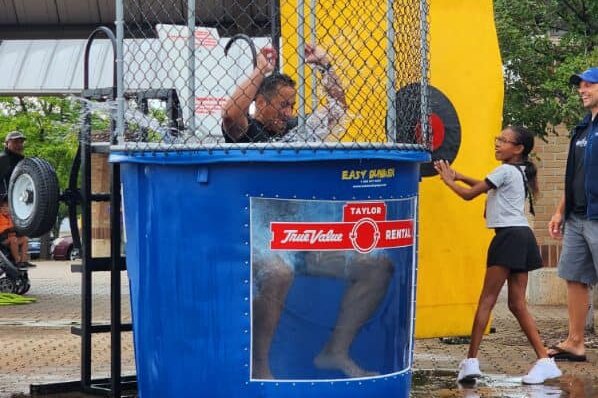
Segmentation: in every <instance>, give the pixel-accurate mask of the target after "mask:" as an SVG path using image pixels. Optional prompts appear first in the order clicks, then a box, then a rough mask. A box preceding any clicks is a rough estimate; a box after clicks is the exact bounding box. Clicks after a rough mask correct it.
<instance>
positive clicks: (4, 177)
mask: <svg viewBox="0 0 598 398" xmlns="http://www.w3.org/2000/svg"><path fill="white" fill-rule="evenodd" d="M23 158H24V156H23V155H19V154H18V153H14V152H11V151H9V150H8V149H4V152H2V153H0V202H4V201H6V200H7V196H8V184H9V183H10V176H11V175H12V172H13V170H14V169H15V167H16V166H17V163H19V162H20V161H21V160H23Z"/></svg>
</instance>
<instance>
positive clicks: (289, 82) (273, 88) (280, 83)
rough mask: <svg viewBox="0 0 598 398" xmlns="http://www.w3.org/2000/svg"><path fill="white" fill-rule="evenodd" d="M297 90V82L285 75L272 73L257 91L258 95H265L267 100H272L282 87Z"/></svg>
mask: <svg viewBox="0 0 598 398" xmlns="http://www.w3.org/2000/svg"><path fill="white" fill-rule="evenodd" d="M285 86H286V87H292V88H295V81H294V80H293V79H292V78H291V77H290V76H289V75H286V74H284V73H272V74H271V75H268V76H266V77H265V78H264V80H263V81H262V84H260V87H259V88H258V90H257V95H263V96H264V97H266V98H267V99H270V98H272V96H273V95H274V94H276V93H277V91H278V89H280V87H285Z"/></svg>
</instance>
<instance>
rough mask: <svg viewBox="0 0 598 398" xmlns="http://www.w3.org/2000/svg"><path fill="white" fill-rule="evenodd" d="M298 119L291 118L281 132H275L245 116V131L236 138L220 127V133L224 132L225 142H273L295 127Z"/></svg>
mask: <svg viewBox="0 0 598 398" xmlns="http://www.w3.org/2000/svg"><path fill="white" fill-rule="evenodd" d="M297 124H298V121H297V118H296V117H294V118H291V119H289V121H288V122H287V126H286V127H285V129H284V131H283V132H282V133H275V132H273V131H270V130H268V129H266V127H265V126H264V125H263V124H262V123H261V122H258V121H257V120H255V119H254V118H252V117H249V116H248V117H247V131H246V132H245V134H243V135H242V136H241V137H239V138H238V139H237V140H234V139H232V138H231V137H229V135H228V134H227V133H226V132H225V131H224V128H223V129H222V134H224V141H225V142H240V143H246V142H275V141H278V140H280V139H281V138H282V137H283V136H284V135H285V134H287V133H288V132H289V131H290V130H291V129H293V128H295V127H297Z"/></svg>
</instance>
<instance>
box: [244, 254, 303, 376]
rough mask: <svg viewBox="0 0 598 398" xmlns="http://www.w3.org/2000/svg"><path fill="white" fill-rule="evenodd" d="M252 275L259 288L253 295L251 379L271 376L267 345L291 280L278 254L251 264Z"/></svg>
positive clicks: (288, 269)
mask: <svg viewBox="0 0 598 398" xmlns="http://www.w3.org/2000/svg"><path fill="white" fill-rule="evenodd" d="M253 278H254V280H255V281H256V285H257V286H258V289H259V292H258V293H257V295H256V296H255V297H254V299H253V331H252V333H253V352H252V355H253V360H252V373H251V376H252V378H254V379H273V378H274V376H273V375H272V372H271V370H270V360H269V356H270V346H271V344H272V339H273V337H274V333H275V332H276V327H277V326H278V321H279V320H280V315H281V313H282V308H283V305H284V302H285V299H286V297H287V293H288V292H289V288H290V286H291V283H292V282H293V270H292V269H291V268H290V267H289V266H288V265H286V263H285V262H284V261H282V259H281V258H279V257H272V258H271V259H268V260H267V261H257V262H255V263H254V264H253Z"/></svg>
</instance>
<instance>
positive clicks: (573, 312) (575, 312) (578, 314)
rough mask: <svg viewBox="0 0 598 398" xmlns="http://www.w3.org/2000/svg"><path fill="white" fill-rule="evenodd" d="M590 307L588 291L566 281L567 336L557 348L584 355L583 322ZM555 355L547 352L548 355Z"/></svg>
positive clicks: (576, 283) (553, 351)
mask: <svg viewBox="0 0 598 398" xmlns="http://www.w3.org/2000/svg"><path fill="white" fill-rule="evenodd" d="M589 305H590V289H589V287H588V285H586V284H584V283H580V282H573V281H567V312H568V313H569V334H568V336H567V338H566V339H565V341H563V342H561V343H559V344H558V347H559V348H561V349H563V350H565V351H568V352H570V353H572V354H575V355H584V354H585V353H586V350H585V346H584V333H585V330H584V329H585V322H586V316H587V314H588V307H589ZM551 354H552V355H554V354H556V352H555V350H548V355H551Z"/></svg>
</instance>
